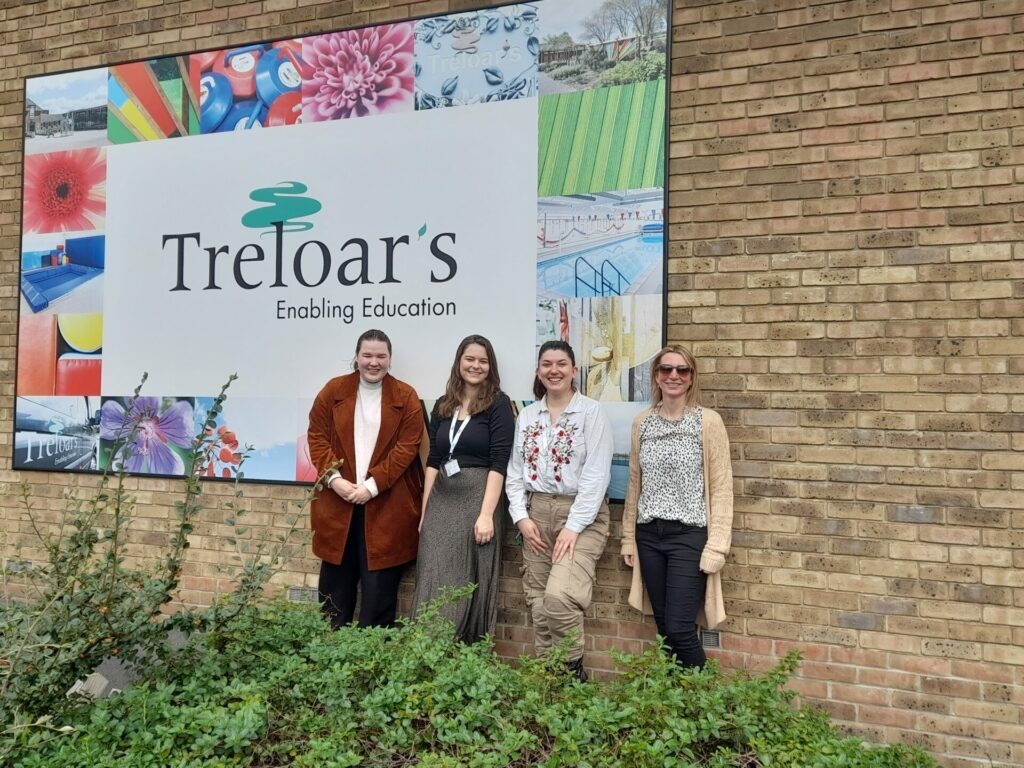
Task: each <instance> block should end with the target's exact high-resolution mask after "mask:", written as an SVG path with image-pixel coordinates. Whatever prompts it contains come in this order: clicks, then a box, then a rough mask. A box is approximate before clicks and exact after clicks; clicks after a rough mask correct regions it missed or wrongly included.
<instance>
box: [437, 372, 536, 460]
mask: <svg viewBox="0 0 1024 768" xmlns="http://www.w3.org/2000/svg"><path fill="white" fill-rule="evenodd" d="M438 403H440V400H439V401H438ZM438 403H435V404H434V410H433V412H432V413H431V414H430V426H429V427H428V428H427V432H428V433H429V435H430V454H429V455H428V456H427V466H428V467H433V468H434V469H440V468H441V465H442V464H444V463H445V462H446V461H447V460H448V455H449V453H448V448H449V442H448V433H449V430H450V427H451V423H452V419H451V417H450V416H449V417H446V418H442V417H441V416H440V415H439V414H438V412H437V405H438ZM459 415H460V416H461V415H462V414H459ZM460 422H461V419H460ZM459 426H460V425H459V424H456V425H455V431H456V432H458V430H459ZM515 432H516V422H515V416H514V415H513V413H512V402H511V401H510V400H509V399H508V396H507V395H506V394H505V393H504V392H501V393H499V394H498V396H497V397H496V398H494V402H493V403H491V405H490V407H489V408H487V409H486V410H483V411H481V412H480V413H475V414H473V417H472V418H471V419H470V421H469V425H468V426H467V427H466V429H465V430H464V431H463V433H462V436H461V437H460V438H459V440H458V442H457V443H456V444H455V454H454V457H453V458H455V459H456V460H457V461H458V462H459V466H460V467H463V468H466V469H468V468H470V467H486V468H487V469H491V470H494V471H495V472H499V473H501V474H502V475H504V474H505V471H506V470H507V469H508V459H509V456H510V455H511V453H512V441H513V439H514V438H515Z"/></svg>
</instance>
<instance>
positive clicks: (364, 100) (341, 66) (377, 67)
mask: <svg viewBox="0 0 1024 768" xmlns="http://www.w3.org/2000/svg"><path fill="white" fill-rule="evenodd" d="M413 30H414V25H413V24H412V23H411V22H409V23H405V24H383V25H381V26H379V27H366V28H364V29H351V30H347V31H344V32H331V33H329V34H326V35H318V36H316V37H307V38H306V39H305V40H303V42H302V58H303V59H304V60H305V61H306V62H307V64H308V65H309V67H310V68H311V69H312V73H311V74H310V75H309V76H308V77H306V78H304V80H303V83H302V120H303V122H320V121H324V120H338V119H342V118H348V117H366V116H367V115H381V114H386V113H392V112H411V111H412V109H413V90H414V84H415V44H414V37H413Z"/></svg>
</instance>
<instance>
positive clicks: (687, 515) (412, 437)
mask: <svg viewBox="0 0 1024 768" xmlns="http://www.w3.org/2000/svg"><path fill="white" fill-rule="evenodd" d="M390 355H391V344H390V341H389V340H388V339H387V336H385V335H384V334H383V333H382V332H381V331H367V332H366V333H364V334H363V335H362V336H361V337H360V339H359V342H358V344H357V347H356V362H355V368H356V373H355V374H350V375H348V376H342V377H339V378H337V379H332V380H331V381H330V382H328V384H327V385H326V386H325V387H324V389H323V390H322V391H321V392H320V394H319V395H318V396H317V399H316V402H315V403H314V405H313V409H312V411H311V412H310V429H309V445H310V453H311V455H312V458H313V460H314V462H315V464H316V466H317V469H318V471H319V472H320V473H321V474H323V473H328V474H327V475H326V482H325V485H326V486H327V488H328V489H329V490H330V493H325V494H322V495H321V497H320V498H318V499H317V500H316V501H315V502H314V505H313V531H314V536H313V551H314V553H316V554H317V555H318V556H319V557H321V559H322V560H323V561H324V562H323V565H322V568H321V574H320V595H321V601H322V602H323V606H324V610H325V612H326V613H327V614H328V615H329V616H330V617H331V621H332V624H333V625H334V626H335V627H337V626H340V625H342V624H346V623H348V622H350V621H351V620H352V618H353V613H354V607H355V600H356V597H355V592H356V586H357V584H358V583H359V582H362V584H363V596H362V609H361V611H360V616H359V623H360V626H368V625H374V624H380V625H387V624H390V623H391V622H393V620H394V616H395V602H396V596H397V588H398V580H399V578H400V577H401V572H402V565H404V564H405V563H407V562H409V561H410V560H412V559H413V558H414V557H416V551H417V546H416V544H417V524H419V529H420V530H421V531H422V537H421V538H420V539H419V558H418V560H419V562H418V565H417V586H416V594H415V598H414V610H415V609H416V608H418V607H419V606H420V605H422V604H423V603H424V602H426V601H428V600H431V599H433V598H434V597H436V596H437V594H438V592H439V591H440V590H441V589H442V588H444V587H459V586H464V585H466V584H470V583H473V584H476V585H477V588H476V590H475V592H474V594H473V595H472V596H471V597H470V598H469V599H464V600H461V601H459V602H458V603H454V604H449V605H447V606H446V607H445V608H443V609H442V610H443V613H444V614H445V615H446V616H448V618H450V619H451V620H452V621H453V623H454V624H455V628H456V634H457V636H458V637H459V638H461V639H462V640H464V641H467V642H472V641H475V640H477V639H479V638H480V637H482V636H483V635H485V634H488V633H492V632H493V631H494V628H495V623H496V617H497V582H498V570H499V566H500V539H501V529H502V519H503V517H504V515H503V513H502V485H503V482H504V490H505V492H506V493H507V496H508V502H509V512H510V514H511V517H512V521H513V522H514V523H515V524H516V525H517V527H518V528H519V533H520V535H521V537H522V540H523V542H524V546H523V560H524V571H523V587H524V590H525V592H526V599H527V602H528V604H529V606H530V612H531V614H532V617H533V625H534V634H535V644H536V648H537V651H538V652H543V651H544V650H546V649H547V648H549V647H551V646H553V645H557V644H558V643H560V642H561V641H562V640H563V638H566V637H571V638H572V639H571V641H570V646H569V652H568V657H567V658H568V665H569V669H570V670H571V671H572V672H574V673H575V674H576V675H577V676H579V677H580V678H581V679H585V674H584V672H583V661H582V659H583V647H584V642H583V614H584V612H585V611H586V610H587V608H588V606H589V605H590V601H591V596H592V592H593V586H594V578H595V573H596V568H597V561H598V559H599V558H600V557H601V554H602V553H603V551H604V546H605V542H606V540H607V538H608V531H609V523H610V520H609V518H610V515H609V511H608V504H607V500H606V498H605V494H606V491H607V488H608V482H609V480H610V475H611V460H612V433H611V426H610V424H609V422H608V418H607V416H606V415H605V414H604V411H603V410H602V409H601V406H600V405H599V404H598V403H597V402H596V401H594V400H592V399H590V398H588V397H585V396H583V395H582V394H580V393H579V392H577V391H576V389H575V383H574V380H575V377H576V374H577V368H576V362H575V356H574V354H573V350H572V348H571V347H570V346H569V345H568V344H566V343H565V342H562V341H549V342H546V343H545V344H543V345H542V346H541V348H540V354H539V356H538V361H537V371H536V377H535V380H534V394H535V396H536V397H537V400H536V401H535V402H533V403H532V404H530V405H529V406H527V407H526V408H524V409H523V410H522V412H521V413H520V414H519V417H518V419H517V420H516V421H515V424H514V426H513V419H512V408H511V403H510V401H509V399H508V397H507V396H506V395H505V394H504V393H503V392H501V389H500V378H499V376H498V368H497V361H496V360H495V355H494V350H493V348H492V347H491V344H490V342H489V341H488V340H487V339H485V338H484V337H482V336H469V337H467V338H466V339H464V340H463V341H462V343H461V344H460V345H459V349H458V351H457V353H456V356H455V362H454V363H453V365H452V370H451V375H450V377H449V381H448V386H447V388H446V390H445V393H444V396H443V397H442V398H441V399H440V400H438V401H437V404H436V406H435V408H434V411H433V413H432V414H431V418H430V425H429V437H430V453H429V456H428V459H427V470H426V485H425V488H424V486H423V482H422V479H423V476H422V473H421V471H420V462H419V461H418V460H417V452H418V448H419V443H420V436H421V433H422V411H421V409H420V406H419V402H418V396H417V395H416V393H415V391H414V390H413V389H412V388H411V387H409V386H408V385H406V384H403V383H402V382H399V381H397V380H396V379H394V378H392V377H391V376H390V375H388V373H387V369H388V366H389V364H390ZM651 371H652V380H653V385H652V386H653V393H654V394H653V398H652V400H653V403H654V407H653V408H651V409H647V410H645V411H644V412H642V413H641V414H640V415H638V416H637V418H636V420H635V421H634V423H633V431H632V453H631V455H630V482H629V490H628V494H627V499H626V507H625V513H624V517H623V543H622V554H623V556H624V558H625V561H626V564H627V565H628V566H630V567H634V565H635V564H636V563H637V561H639V566H640V567H639V568H634V579H633V590H632V591H631V593H630V603H631V604H632V605H633V606H634V607H636V608H638V609H639V608H642V607H645V606H646V605H649V606H650V607H652V608H653V613H654V616H655V621H656V622H657V625H658V631H659V632H660V633H661V634H662V635H663V636H665V637H666V644H667V648H668V650H669V651H670V652H672V653H673V654H674V655H675V657H676V659H677V661H678V662H679V663H680V664H682V665H686V666H701V665H703V663H704V652H703V650H702V649H701V647H700V643H699V641H698V639H697V634H696V627H695V624H696V622H697V621H699V620H700V621H703V623H704V624H705V625H706V626H714V625H715V624H716V623H718V622H719V621H721V620H722V619H723V618H724V610H723V609H722V600H721V582H720V579H719V576H718V572H719V571H720V570H721V568H722V566H723V564H724V562H725V556H726V554H727V553H728V551H729V544H730V538H731V528H732V471H731V466H730V463H729V443H728V436H727V435H726V432H725V427H724V425H723V423H722V420H721V418H720V417H719V416H718V414H717V413H715V412H714V411H712V410H709V409H706V408H701V407H700V405H699V404H698V397H699V387H698V386H697V374H696V364H695V361H694V360H693V358H692V356H690V354H689V353H688V352H686V351H685V350H684V349H682V348H681V347H675V346H671V347H666V348H665V349H663V350H662V351H661V352H660V353H659V354H658V355H657V356H656V358H655V360H654V363H653V365H652V368H651ZM506 471H507V478H505V477H504V475H505V474H506ZM644 585H646V588H647V593H648V594H649V595H650V602H649V603H646V602H645V601H644Z"/></svg>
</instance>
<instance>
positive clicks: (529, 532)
mask: <svg viewBox="0 0 1024 768" xmlns="http://www.w3.org/2000/svg"><path fill="white" fill-rule="evenodd" d="M516 526H517V527H518V528H519V532H520V533H521V534H523V541H525V542H526V546H528V547H529V548H530V549H532V550H533V551H534V552H535V553H537V554H538V555H543V554H544V553H545V552H547V551H548V545H547V542H545V541H544V537H543V536H541V535H540V529H539V528H538V527H537V524H536V523H535V522H533V520H531V519H530V518H528V517H524V518H523V519H522V520H520V521H519V522H518V523H516Z"/></svg>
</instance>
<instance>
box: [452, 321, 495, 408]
mask: <svg viewBox="0 0 1024 768" xmlns="http://www.w3.org/2000/svg"><path fill="white" fill-rule="evenodd" d="M470 344H476V345H478V346H481V347H483V348H484V353H485V354H486V355H487V361H488V363H489V364H490V365H489V368H488V370H487V378H486V379H484V381H483V383H482V384H481V385H480V389H479V390H478V391H477V393H476V397H475V398H473V402H471V403H470V404H469V414H470V415H473V414H474V413H480V412H481V411H486V410H487V409H488V408H490V407H491V403H493V402H494V398H496V397H497V396H498V394H499V393H500V392H501V376H500V375H499V374H498V361H497V360H496V359H495V357H494V347H493V346H491V342H490V340H488V339H487V338H486V337H485V336H480V335H478V334H475V333H474V334H471V335H469V336H467V337H466V338H464V339H463V340H462V341H461V342H460V343H459V349H458V351H456V353H455V362H453V363H452V372H451V375H450V376H449V377H448V386H447V387H445V390H444V395H443V396H442V397H441V399H440V401H439V402H438V404H437V412H438V415H440V416H441V418H442V419H447V418H448V417H449V416H451V415H452V414H453V413H455V409H456V408H458V407H459V406H460V405H461V404H462V395H463V392H464V391H465V387H466V382H464V381H463V380H462V375H461V374H460V373H459V363H460V362H461V361H462V356H463V355H464V354H465V353H466V349H467V348H468V347H469V345H470Z"/></svg>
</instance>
